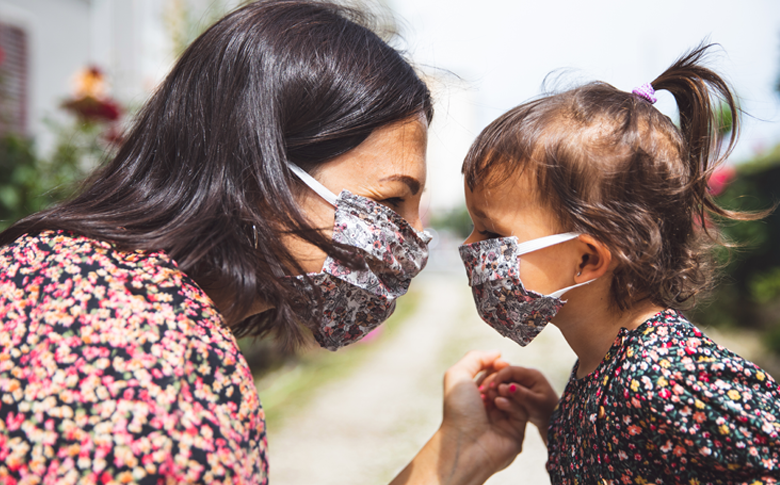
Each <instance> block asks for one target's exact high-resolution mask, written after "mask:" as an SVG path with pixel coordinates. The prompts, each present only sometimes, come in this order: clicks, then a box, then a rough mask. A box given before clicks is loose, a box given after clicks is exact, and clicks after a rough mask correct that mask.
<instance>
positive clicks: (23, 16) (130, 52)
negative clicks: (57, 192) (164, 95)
mask: <svg viewBox="0 0 780 485" xmlns="http://www.w3.org/2000/svg"><path fill="white" fill-rule="evenodd" d="M177 3H180V4H181V3H185V2H184V0H181V1H178V2H177V0H0V49H2V54H0V58H2V63H0V76H2V77H1V78H0V79H2V86H3V98H2V101H3V108H4V109H3V119H4V123H3V124H2V125H0V129H2V130H4V131H8V130H11V131H15V132H17V133H21V134H24V135H27V136H31V137H34V138H35V139H36V141H37V143H38V146H39V148H41V149H43V150H44V151H45V150H46V148H47V147H48V146H49V145H50V144H51V139H50V138H51V136H52V135H51V134H50V133H48V131H47V130H46V128H45V120H46V119H55V120H56V119H57V118H59V117H60V116H63V114H62V113H61V112H60V111H61V110H59V106H60V104H61V103H62V101H63V100H64V99H65V98H67V97H68V96H69V95H70V94H71V92H72V90H73V79H74V76H75V74H76V73H77V72H78V71H80V70H83V69H84V68H86V67H87V66H95V67H98V68H99V69H100V70H102V71H103V72H105V73H106V74H107V78H108V81H109V86H110V88H109V89H110V92H111V95H112V96H113V97H114V98H116V99H118V100H119V101H120V102H121V103H123V104H125V105H130V106H133V105H138V104H140V103H142V102H143V101H144V99H145V98H146V97H147V96H148V93H149V92H150V91H151V90H152V89H153V88H154V86H156V85H157V83H158V82H159V81H160V79H162V77H163V76H164V75H165V73H166V72H167V70H168V69H169V67H170V65H171V63H172V61H173V58H174V52H173V51H174V49H173V48H172V40H171V35H170V26H169V25H166V21H167V20H170V12H171V5H173V6H174V7H175V6H176V4H177ZM166 12H167V13H168V14H169V15H168V17H166Z"/></svg>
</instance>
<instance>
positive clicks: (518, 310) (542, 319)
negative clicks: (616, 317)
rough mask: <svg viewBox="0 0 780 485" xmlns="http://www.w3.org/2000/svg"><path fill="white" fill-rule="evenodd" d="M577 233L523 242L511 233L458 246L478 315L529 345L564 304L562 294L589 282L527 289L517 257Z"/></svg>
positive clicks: (564, 240) (506, 333)
mask: <svg viewBox="0 0 780 485" xmlns="http://www.w3.org/2000/svg"><path fill="white" fill-rule="evenodd" d="M578 235H579V234H576V233H573V232H569V233H565V234H555V235H552V236H545V237H540V238H538V239H532V240H530V241H526V242H524V243H522V244H519V243H518V242H517V238H516V237H514V236H513V237H501V238H494V239H486V240H484V241H479V242H475V243H472V244H464V245H463V246H461V247H460V248H459V249H460V257H461V259H463V264H464V265H465V266H466V273H467V274H468V277H469V285H470V286H471V291H472V293H473V295H474V302H475V303H476V305H477V312H479V316H480V317H482V319H483V320H484V321H485V322H487V323H488V325H490V326H491V327H493V328H494V329H495V330H496V331H497V332H498V333H500V334H501V335H503V336H504V337H508V338H511V339H512V340H514V341H515V342H517V343H518V344H520V345H522V346H524V347H525V346H526V345H528V344H529V343H530V342H531V340H533V339H534V337H536V336H537V335H539V333H540V332H541V331H542V330H543V329H544V327H545V326H546V325H547V324H548V323H549V322H550V320H552V318H553V317H554V316H555V315H556V314H557V313H558V311H559V310H560V309H561V307H563V304H564V303H566V302H565V301H564V300H561V296H563V294H564V293H566V292H567V291H569V290H571V289H573V288H577V287H578V286H582V285H587V284H588V283H590V281H586V282H584V283H580V284H577V285H573V286H569V287H566V288H563V289H561V290H558V291H556V292H554V293H551V294H549V295H542V294H541V293H537V292H535V291H531V290H527V289H525V287H524V286H523V282H522V281H520V256H521V255H523V254H528V253H530V252H533V251H537V250H539V249H543V248H546V247H549V246H554V245H556V244H560V243H562V242H566V241H569V240H571V239H574V238H576V237H577V236H578ZM591 281H593V280H591Z"/></svg>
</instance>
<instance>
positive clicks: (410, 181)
mask: <svg viewBox="0 0 780 485" xmlns="http://www.w3.org/2000/svg"><path fill="white" fill-rule="evenodd" d="M379 181H380V182H385V181H391V182H403V183H405V184H406V185H407V186H408V187H409V190H411V191H412V195H417V192H419V191H420V185H421V184H420V181H419V180H417V179H416V178H414V177H410V176H408V175H391V176H389V177H385V178H383V179H381V180H379Z"/></svg>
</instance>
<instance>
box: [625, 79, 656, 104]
mask: <svg viewBox="0 0 780 485" xmlns="http://www.w3.org/2000/svg"><path fill="white" fill-rule="evenodd" d="M631 92H632V93H633V94H636V95H637V96H639V97H642V98H645V99H646V100H648V101H650V104H655V102H656V101H658V100H657V99H655V96H653V95H654V94H655V89H653V86H652V85H651V84H650V83H645V84H643V85H641V86H639V87H638V88H634V90H633V91H631Z"/></svg>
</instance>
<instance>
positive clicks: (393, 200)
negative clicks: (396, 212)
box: [380, 197, 404, 207]
mask: <svg viewBox="0 0 780 485" xmlns="http://www.w3.org/2000/svg"><path fill="white" fill-rule="evenodd" d="M380 202H381V203H383V204H390V205H392V206H393V207H397V206H399V205H401V204H402V203H403V202H404V200H403V199H402V198H401V197H390V198H389V199H383V200H381V201H380Z"/></svg>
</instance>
